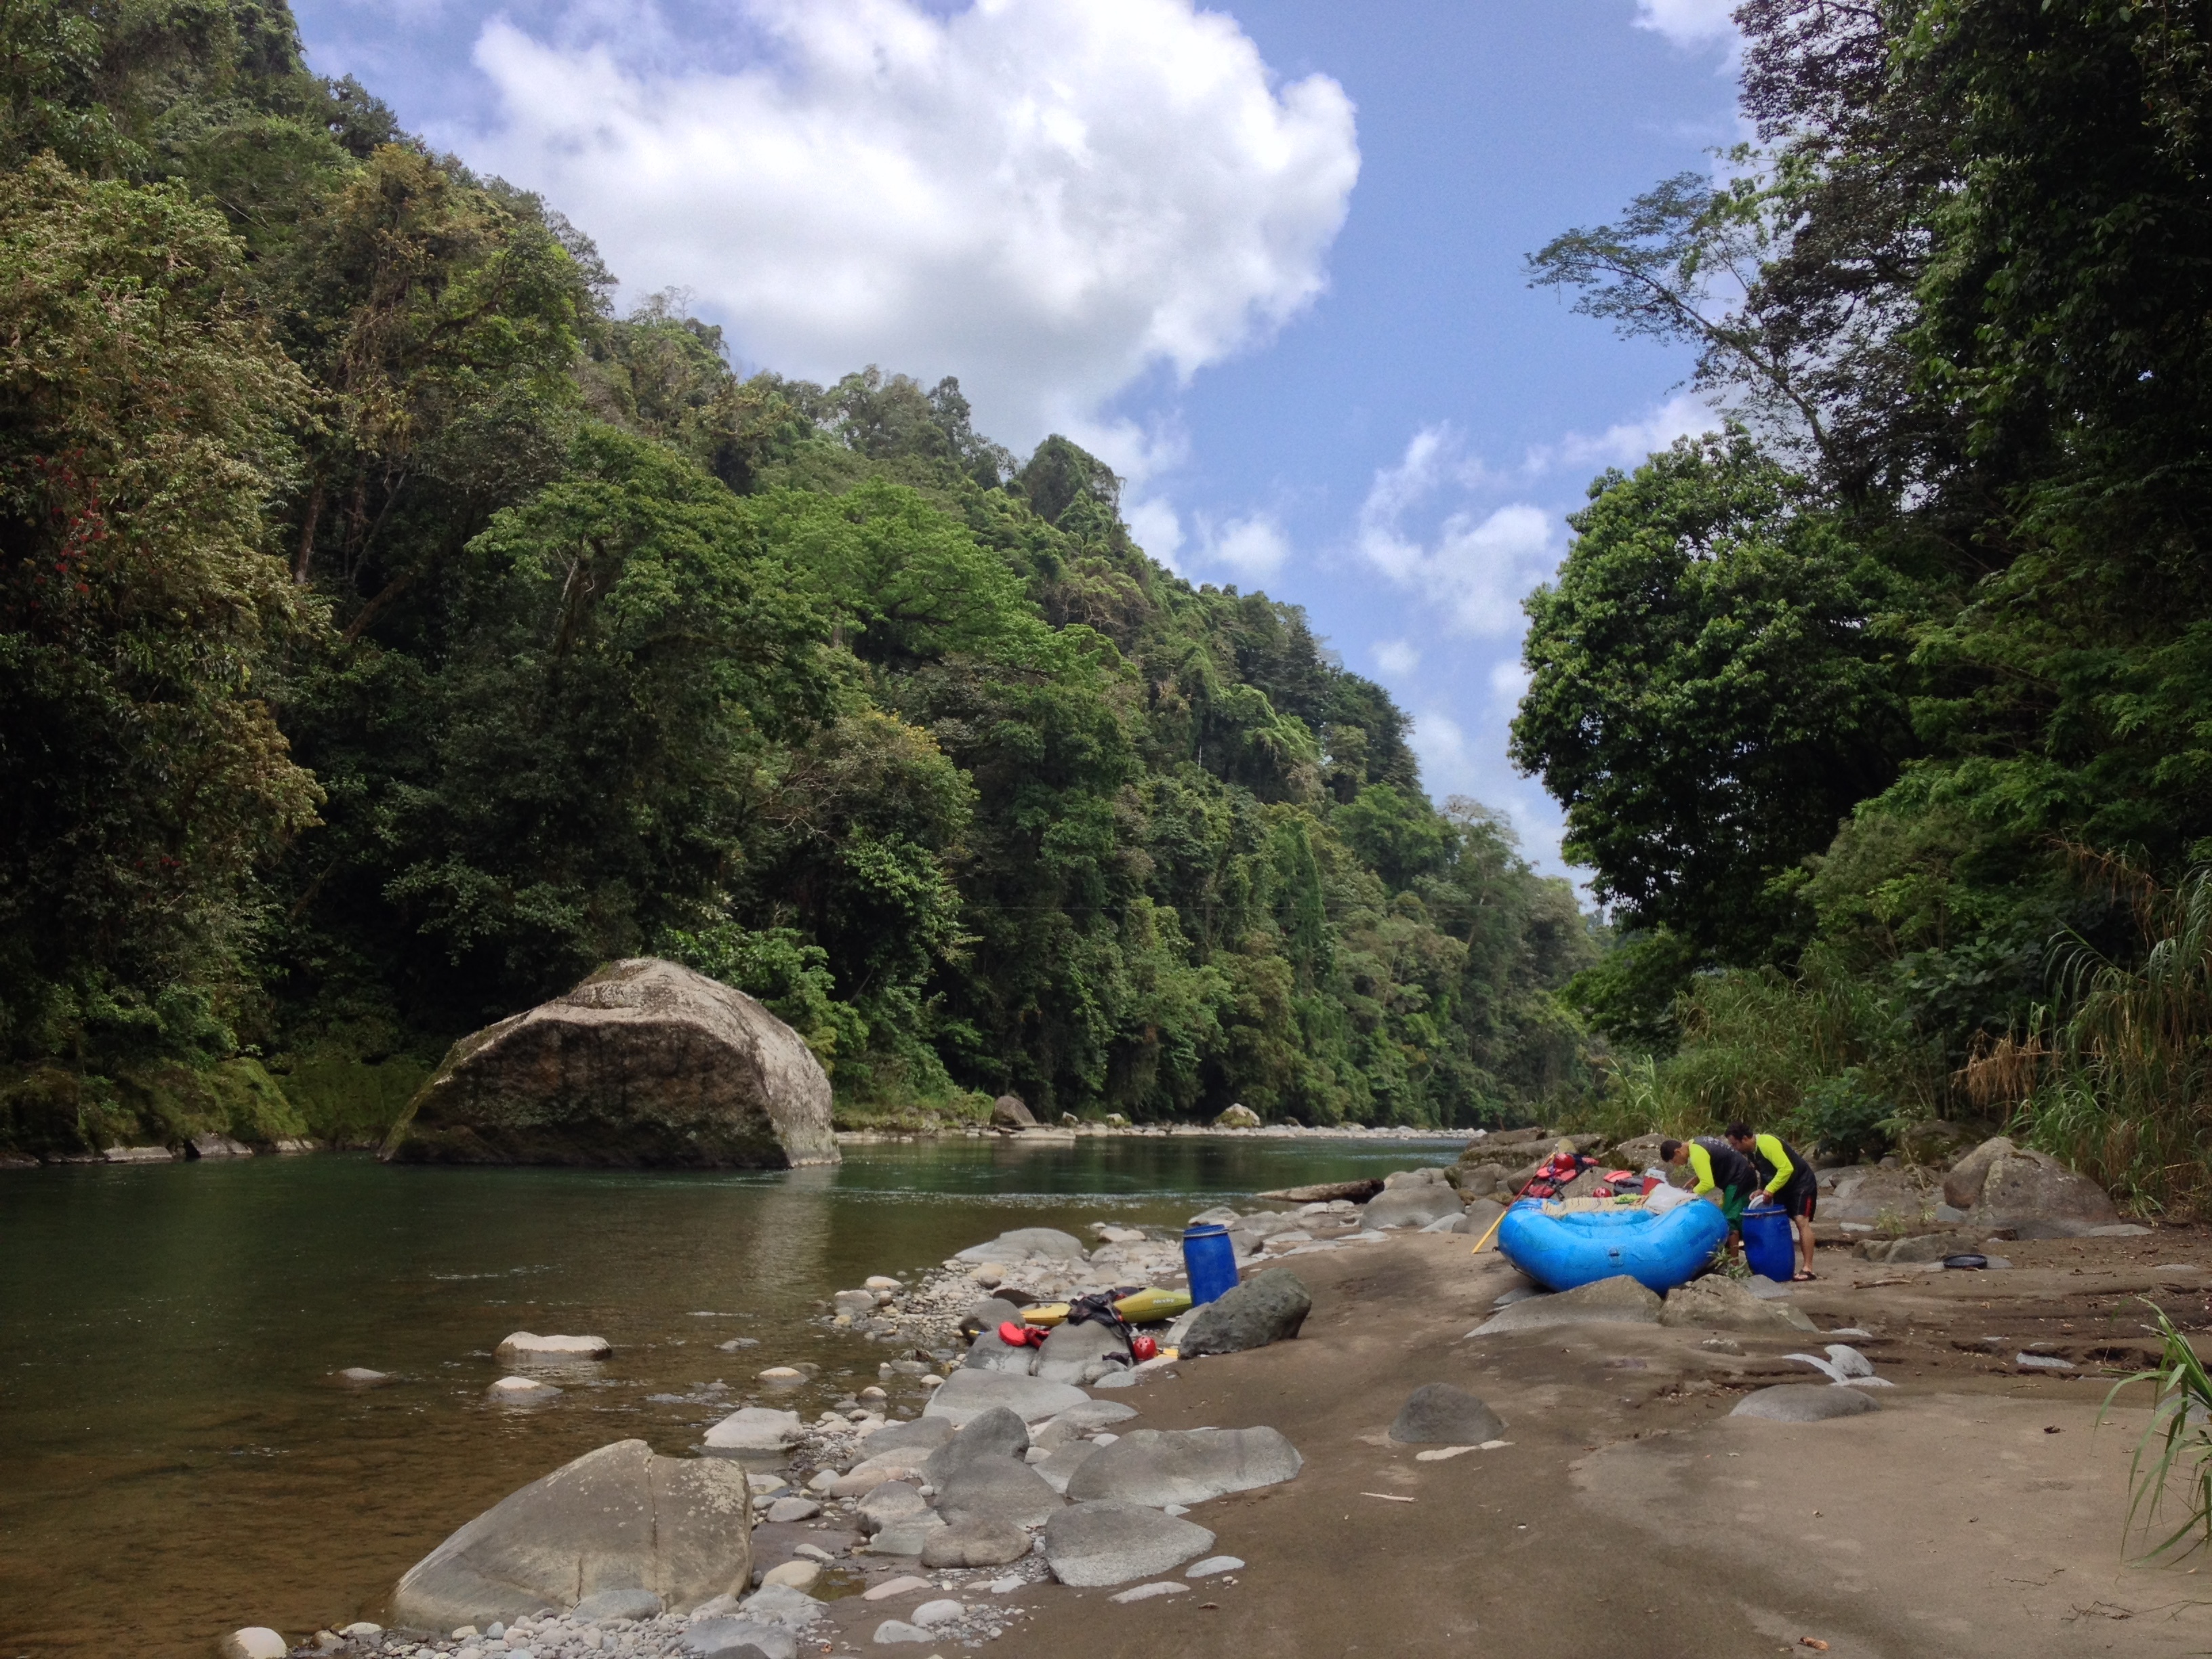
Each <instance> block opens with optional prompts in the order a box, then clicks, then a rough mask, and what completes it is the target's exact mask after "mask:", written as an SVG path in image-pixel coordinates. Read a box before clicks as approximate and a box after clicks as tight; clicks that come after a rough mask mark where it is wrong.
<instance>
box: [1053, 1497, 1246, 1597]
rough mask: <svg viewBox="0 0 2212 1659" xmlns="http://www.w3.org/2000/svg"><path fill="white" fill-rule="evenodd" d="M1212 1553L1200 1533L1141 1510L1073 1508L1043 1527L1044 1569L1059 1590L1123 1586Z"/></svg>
mask: <svg viewBox="0 0 2212 1659" xmlns="http://www.w3.org/2000/svg"><path fill="white" fill-rule="evenodd" d="M1212 1547H1213V1534H1212V1533H1210V1532H1208V1531H1207V1530H1206V1528H1204V1527H1198V1526H1193V1525H1192V1524H1191V1523H1190V1522H1188V1521H1185V1520H1182V1519H1181V1518H1180V1517H1178V1516H1172V1515H1165V1514H1163V1513H1162V1512H1161V1511H1159V1510H1154V1509H1146V1507H1145V1506H1144V1505H1143V1504H1116V1503H1097V1504H1074V1505H1073V1506H1072V1507H1070V1508H1067V1509H1064V1510H1060V1511H1059V1513H1057V1514H1056V1515H1054V1516H1053V1517H1052V1519H1051V1520H1049V1521H1048V1522H1045V1523H1044V1559H1045V1565H1047V1566H1048V1567H1050V1568H1051V1569H1052V1574H1053V1577H1055V1578H1057V1579H1059V1580H1060V1583H1063V1584H1074V1585H1079V1586H1087V1585H1097V1584H1126V1583H1128V1582H1129V1581H1130V1580H1131V1579H1133V1578H1150V1577H1153V1576H1154V1575H1155V1574H1158V1573H1163V1572H1166V1571H1169V1570H1170V1569H1171V1568H1174V1567H1179V1566H1181V1565H1182V1564H1183V1563H1184V1562H1186V1561H1191V1560H1195V1559H1197V1558H1198V1557H1200V1556H1201V1555H1203V1554H1205V1553H1206V1551H1208V1550H1210V1549H1212Z"/></svg>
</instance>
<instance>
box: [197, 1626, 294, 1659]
mask: <svg viewBox="0 0 2212 1659" xmlns="http://www.w3.org/2000/svg"><path fill="white" fill-rule="evenodd" d="M291 1650H292V1644H290V1643H289V1642H287V1641H286V1640H285V1639H284V1638H283V1637H281V1636H279V1635H278V1634H277V1633H276V1632H275V1631H273V1630H270V1628H269V1627H268V1626H266V1625H248V1626H246V1628H245V1629H244V1630H234V1631H233V1632H231V1633H230V1634H229V1635H228V1636H226V1637H224V1638H222V1642H221V1643H219V1644H217V1645H216V1653H217V1654H219V1655H220V1656H222V1659H284V1656H285V1655H286V1654H288V1653H289V1652H291Z"/></svg>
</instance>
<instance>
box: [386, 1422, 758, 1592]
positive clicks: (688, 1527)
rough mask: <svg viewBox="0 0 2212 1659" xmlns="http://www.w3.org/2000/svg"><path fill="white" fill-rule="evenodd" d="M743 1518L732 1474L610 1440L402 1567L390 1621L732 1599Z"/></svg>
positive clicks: (731, 1467)
mask: <svg viewBox="0 0 2212 1659" xmlns="http://www.w3.org/2000/svg"><path fill="white" fill-rule="evenodd" d="M749 1527H750V1501H749V1496H748V1493H747V1492H746V1487H745V1474H744V1469H743V1468H740V1467H738V1465H736V1464H733V1463H730V1462H723V1461H722V1460H720V1459H718V1458H711V1457H660V1456H656V1455H654V1454H653V1449H652V1448H651V1447H649V1446H647V1444H646V1443H645V1442H644V1441H642V1440H620V1441H617V1442H616V1443H614V1444H613V1445H611V1446H602V1447H600V1448H599V1450H597V1451H594V1452H586V1453H585V1454H584V1455H583V1456H581V1457H580V1458H578V1459H576V1460H575V1461H574V1462H572V1463H565V1464H563V1465H562V1467H561V1468H557V1469H556V1470H554V1471H553V1473H552V1474H549V1475H547V1476H546V1477H545V1478H544V1480H535V1481H532V1483H531V1484H530V1485H529V1486H525V1487H523V1488H522V1490H521V1491H520V1492H515V1493H513V1494H512V1495H511V1496H509V1497H507V1498H503V1499H501V1501H500V1502H499V1503H497V1504H494V1505H493V1506H492V1507H491V1508H490V1509H489V1510H485V1511H484V1512H483V1514H482V1515H480V1516H477V1518H476V1519H475V1520H473V1521H471V1522H469V1523H468V1525H466V1526H465V1527H463V1528H461V1529H460V1530H459V1532H457V1533H455V1534H453V1536H452V1537H450V1538H448V1539H447V1540H446V1541H445V1542H444V1543H442V1544H441V1545H439V1546H438V1547H437V1548H435V1549H434V1550H432V1551H431V1552H430V1553H429V1554H428V1555H426V1556H424V1557H423V1558H422V1559H421V1560H420V1561H418V1562H416V1564H415V1565H413V1566H411V1567H410V1568H409V1569H408V1570H407V1571H406V1574H405V1575H404V1577H402V1578H401V1579H400V1581H399V1583H398V1588H397V1589H394V1590H393V1591H392V1623H394V1624H397V1625H407V1626H418V1627H420V1628H422V1629H426V1630H451V1629H452V1628H453V1626H456V1625H488V1624H489V1623H490V1622H491V1621H492V1620H495V1619H499V1620H513V1619H516V1618H519V1617H520V1616H522V1615H523V1614H526V1613H536V1612H537V1611H538V1609H540V1608H541V1607H562V1608H567V1607H574V1606H575V1604H576V1603H577V1602H578V1601H581V1600H582V1599H583V1598H584V1597H586V1596H587V1595H595V1594H597V1593H598V1592H599V1591H602V1590H613V1589H628V1590H650V1591H651V1592H652V1593H653V1595H658V1596H659V1598H660V1599H661V1601H663V1602H665V1604H666V1605H668V1606H669V1607H676V1608H684V1607H693V1606H696V1604H698V1603H699V1602H702V1601H707V1600H708V1599H709V1598H711V1597H714V1596H716V1595H743V1594H744V1590H745V1586H746V1583H747V1582H748V1580H749V1579H750V1577H751V1571H752V1553H751V1537H750V1532H749Z"/></svg>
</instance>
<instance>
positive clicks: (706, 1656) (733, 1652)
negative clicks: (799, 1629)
mask: <svg viewBox="0 0 2212 1659" xmlns="http://www.w3.org/2000/svg"><path fill="white" fill-rule="evenodd" d="M684 1652H685V1653H687V1654H693V1655H696V1656H698V1659H753V1656H754V1655H756V1654H757V1655H759V1656H760V1659H798V1656H799V1638H797V1637H796V1636H794V1635H793V1634H792V1633H791V1632H789V1631H787V1630H784V1629H781V1628H780V1627H779V1626H775V1625H763V1624H760V1623H757V1622H756V1621H755V1620H750V1619H702V1620H700V1621H699V1622H698V1623H697V1624H696V1625H694V1626H691V1627H690V1629H689V1630H687V1631H685V1632H684Z"/></svg>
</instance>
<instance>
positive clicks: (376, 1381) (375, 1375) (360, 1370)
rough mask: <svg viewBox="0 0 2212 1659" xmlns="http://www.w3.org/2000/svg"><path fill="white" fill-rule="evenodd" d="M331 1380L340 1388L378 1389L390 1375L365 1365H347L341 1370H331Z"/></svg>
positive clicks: (388, 1379) (390, 1378) (390, 1379)
mask: <svg viewBox="0 0 2212 1659" xmlns="http://www.w3.org/2000/svg"><path fill="white" fill-rule="evenodd" d="M331 1381H332V1382H334V1383H337V1384H338V1385H339V1386H340V1387H341V1388H347V1389H380V1388H382V1387H383V1386H384V1385H385V1384H386V1383H389V1382H390V1381H392V1377H391V1376H390V1374H389V1373H388V1372H385V1371H373V1370H369V1369H368V1366H366V1365H349V1366H347V1367H346V1368H345V1369H344V1370H342V1371H337V1372H333V1373H332V1374H331Z"/></svg>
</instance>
